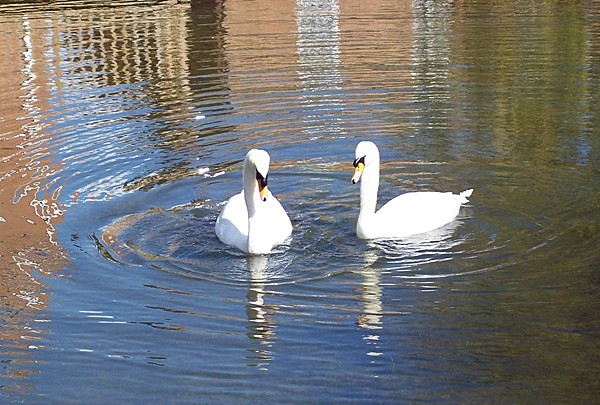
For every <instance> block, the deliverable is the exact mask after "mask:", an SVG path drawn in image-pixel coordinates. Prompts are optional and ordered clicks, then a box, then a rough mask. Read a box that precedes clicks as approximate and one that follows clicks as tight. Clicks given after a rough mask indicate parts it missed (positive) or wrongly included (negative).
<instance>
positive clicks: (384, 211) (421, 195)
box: [375, 192, 466, 236]
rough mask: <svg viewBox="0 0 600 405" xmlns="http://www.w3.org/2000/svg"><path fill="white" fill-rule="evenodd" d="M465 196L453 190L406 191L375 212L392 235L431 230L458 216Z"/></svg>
mask: <svg viewBox="0 0 600 405" xmlns="http://www.w3.org/2000/svg"><path fill="white" fill-rule="evenodd" d="M463 202H466V198H465V197H464V196H460V195H456V194H452V193H437V192H416V193H406V194H402V195H399V196H398V197H396V198H394V199H392V200H390V201H389V202H388V203H387V204H385V205H384V206H383V207H381V209H380V210H379V211H378V212H377V213H376V214H375V217H376V221H377V224H378V227H379V228H380V229H382V230H385V231H384V233H385V234H388V235H390V236H406V235H412V234H417V233H422V232H427V231H430V230H433V229H436V228H439V227H441V226H444V225H445V224H447V223H449V222H451V221H453V220H454V218H456V216H457V215H458V212H459V210H460V206H461V204H462V203H463Z"/></svg>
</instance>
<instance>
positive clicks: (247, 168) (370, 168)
mask: <svg viewBox="0 0 600 405" xmlns="http://www.w3.org/2000/svg"><path fill="white" fill-rule="evenodd" d="M355 157H356V159H355V160H354V168H355V169H354V175H353V176H352V183H354V184H356V183H358V181H359V180H362V182H361V186H360V213H359V215H358V222H357V224H356V235H357V236H358V237H359V238H361V239H377V238H401V237H407V236H410V235H415V234H419V233H424V232H428V231H431V230H434V229H437V228H440V227H442V226H444V225H446V224H447V223H449V222H451V221H453V220H454V218H456V216H457V215H458V212H459V210H460V207H461V206H462V205H463V204H465V203H466V202H468V197H469V196H470V195H471V193H472V192H473V190H472V189H469V190H465V191H463V192H462V193H460V194H452V193H450V192H448V193H439V192H414V193H405V194H401V195H399V196H398V197H396V198H394V199H392V200H390V201H389V202H388V203H387V204H385V205H384V206H383V207H381V208H380V209H379V211H376V205H377V190H378V188H379V149H377V146H376V145H375V144H374V143H373V142H368V141H363V142H360V143H359V144H358V146H357V147H356V153H355ZM269 163H270V157H269V154H268V153H267V152H265V151H264V150H258V149H252V150H251V151H249V152H248V154H247V155H246V158H245V159H244V169H243V173H242V178H243V183H244V189H243V190H242V192H240V193H239V194H236V195H234V196H233V197H231V198H230V199H229V200H228V201H227V203H226V204H225V206H224V207H223V210H222V211H221V213H220V214H219V217H218V218H217V222H216V224H215V233H216V234H217V237H218V238H219V239H220V240H221V242H223V243H225V244H227V245H232V246H235V247H237V248H238V249H240V250H242V251H244V252H246V253H250V254H268V253H270V252H271V250H272V248H273V246H275V245H277V244H280V243H282V242H284V241H285V240H286V239H287V238H288V237H289V236H290V235H291V234H292V223H291V221H290V218H289V216H288V214H287V213H286V212H285V209H284V208H283V207H282V206H281V203H280V202H279V201H278V200H277V198H275V197H274V196H273V195H272V194H271V192H270V191H269V189H268V187H267V180H268V175H269Z"/></svg>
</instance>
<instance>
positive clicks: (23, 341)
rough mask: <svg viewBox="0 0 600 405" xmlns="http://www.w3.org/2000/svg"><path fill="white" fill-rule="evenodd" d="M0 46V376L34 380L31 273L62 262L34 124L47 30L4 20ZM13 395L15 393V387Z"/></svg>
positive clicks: (44, 81)
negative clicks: (1, 368)
mask: <svg viewBox="0 0 600 405" xmlns="http://www.w3.org/2000/svg"><path fill="white" fill-rule="evenodd" d="M0 22H1V27H2V30H3V31H4V32H3V39H2V41H0V54H1V55H2V59H1V60H0V89H1V91H2V103H1V104H0V122H1V124H0V125H1V127H0V145H1V148H0V279H1V282H0V303H1V309H0V311H1V312H0V323H1V326H0V339H1V340H0V355H1V356H2V362H3V363H4V367H3V373H2V376H3V377H5V378H7V377H8V378H13V379H23V378H26V377H27V376H29V375H31V374H33V373H35V371H34V370H33V368H34V366H33V365H32V364H33V363H35V361H34V360H32V359H31V357H32V354H33V349H36V348H38V347H39V345H38V343H37V342H39V341H40V340H41V339H42V338H43V337H44V335H45V334H46V333H47V330H46V327H45V326H44V325H45V324H44V323H43V320H44V319H43V318H44V315H43V313H41V312H40V311H43V310H44V309H46V308H47V307H48V301H49V299H50V296H49V294H48V292H47V288H46V285H45V284H44V282H43V281H42V280H41V279H40V278H39V276H38V275H39V273H43V274H44V275H46V276H53V275H56V274H58V273H59V272H60V271H61V269H62V268H63V267H64V266H65V264H66V263H67V259H66V256H65V253H64V252H63V251H62V249H61V247H60V246H59V244H58V242H57V238H56V229H55V226H56V225H57V224H59V223H60V222H62V219H63V212H62V209H61V207H60V206H59V204H58V197H59V195H60V191H61V185H60V184H56V183H57V181H58V180H57V179H58V177H56V174H57V173H58V172H59V171H60V170H61V169H60V164H59V163H56V162H55V161H53V159H52V157H51V155H50V152H49V150H48V148H47V147H46V146H45V145H44V144H45V142H46V141H47V140H48V139H47V135H46V134H45V133H44V124H43V123H42V122H41V113H42V112H43V111H44V110H46V109H47V108H48V104H47V99H48V92H47V91H48V86H49V78H48V71H49V69H48V66H46V63H47V62H46V60H45V56H44V51H45V49H46V46H47V42H46V41H47V39H46V36H47V35H48V33H50V32H51V31H50V30H49V29H48V28H47V26H46V21H45V20H41V19H32V20H30V19H27V18H7V19H6V20H4V21H0ZM15 384H16V386H14V387H12V388H13V389H21V385H20V383H18V382H17V383H15Z"/></svg>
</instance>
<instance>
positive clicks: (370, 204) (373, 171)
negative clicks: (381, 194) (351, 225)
mask: <svg viewBox="0 0 600 405" xmlns="http://www.w3.org/2000/svg"><path fill="white" fill-rule="evenodd" d="M378 189H379V161H378V160H377V161H374V162H371V163H370V164H369V166H367V167H365V168H364V171H363V173H362V176H361V179H360V214H359V220H360V217H361V216H362V217H364V218H365V217H370V216H373V215H375V210H376V208H377V190H378Z"/></svg>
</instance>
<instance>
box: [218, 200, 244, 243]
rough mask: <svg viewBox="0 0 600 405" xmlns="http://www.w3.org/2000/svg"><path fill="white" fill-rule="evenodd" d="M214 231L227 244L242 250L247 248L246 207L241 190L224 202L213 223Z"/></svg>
mask: <svg viewBox="0 0 600 405" xmlns="http://www.w3.org/2000/svg"><path fill="white" fill-rule="evenodd" d="M215 233H216V234H217V237H218V238H219V240H220V241H221V242H223V243H225V244H227V245H232V246H236V247H237V248H239V249H241V250H243V251H246V250H247V249H248V247H247V244H248V209H247V208H246V201H245V200H244V192H243V191H242V192H241V193H238V194H236V195H234V196H233V197H231V198H230V199H229V200H228V201H227V203H225V206H224V207H223V209H222V210H221V213H220V214H219V217H218V218H217V222H216V223H215Z"/></svg>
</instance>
